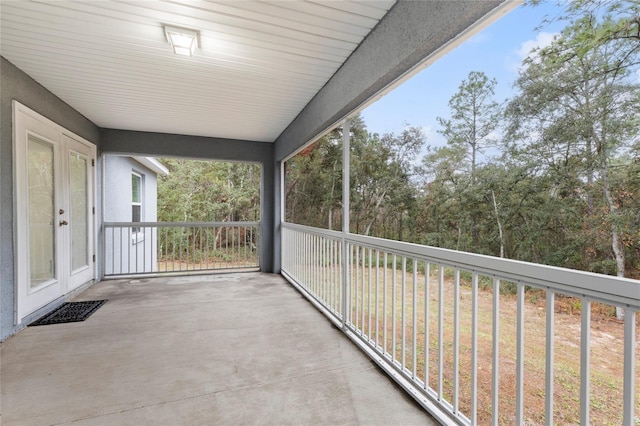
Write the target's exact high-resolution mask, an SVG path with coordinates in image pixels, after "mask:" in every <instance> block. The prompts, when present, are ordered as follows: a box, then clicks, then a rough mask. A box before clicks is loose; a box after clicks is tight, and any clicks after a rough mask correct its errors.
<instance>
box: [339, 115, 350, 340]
mask: <svg viewBox="0 0 640 426" xmlns="http://www.w3.org/2000/svg"><path fill="white" fill-rule="evenodd" d="M350 133H351V121H350V120H349V119H348V118H347V119H345V120H344V123H343V125H342V259H341V262H342V329H343V330H344V329H346V323H347V313H348V312H349V308H348V305H347V301H348V300H349V298H348V290H349V285H348V284H349V267H348V263H347V262H349V256H348V255H347V249H348V244H347V234H349V210H350V204H349V203H350V189H351V183H350V155H351V152H350V151H351V147H350V141H351V139H350V138H351V135H350Z"/></svg>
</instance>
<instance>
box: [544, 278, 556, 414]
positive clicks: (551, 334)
mask: <svg viewBox="0 0 640 426" xmlns="http://www.w3.org/2000/svg"><path fill="white" fill-rule="evenodd" d="M546 309H547V311H546V316H547V318H546V326H547V330H546V336H545V340H546V348H545V378H544V381H545V397H544V399H545V403H544V411H545V425H546V426H553V380H554V374H553V361H554V357H555V354H554V352H555V351H554V342H555V293H553V291H551V290H547V306H546Z"/></svg>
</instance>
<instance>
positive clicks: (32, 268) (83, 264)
mask: <svg viewBox="0 0 640 426" xmlns="http://www.w3.org/2000/svg"><path fill="white" fill-rule="evenodd" d="M14 131H15V132H14V156H15V157H14V166H15V188H16V192H15V203H16V204H15V205H16V210H15V213H16V217H15V220H16V225H17V226H16V232H17V238H16V259H17V262H16V282H17V284H16V296H17V318H16V320H17V322H20V321H22V319H23V318H24V317H25V316H27V315H29V314H30V313H32V312H34V311H35V310H37V309H39V308H41V307H42V306H44V305H46V304H47V303H50V302H51V301H53V300H55V299H57V298H58V297H60V296H62V295H64V294H66V293H68V292H70V291H71V290H73V289H75V288H77V287H78V286H80V285H82V284H84V283H86V282H88V281H90V280H91V279H93V278H94V276H95V263H94V256H93V255H94V249H95V247H94V229H95V222H94V205H95V203H94V195H93V193H94V180H95V177H94V176H95V173H94V166H93V164H95V146H94V145H92V144H90V143H88V142H87V141H84V140H83V139H81V138H79V137H77V136H75V135H73V134H72V133H70V132H68V131H66V130H65V129H63V128H61V127H60V126H58V125H57V124H55V123H53V122H51V121H49V120H47V119H46V118H44V117H42V116H40V115H39V114H37V113H35V112H34V111H32V110H30V109H28V108H26V107H25V106H23V105H21V104H19V103H17V102H14Z"/></svg>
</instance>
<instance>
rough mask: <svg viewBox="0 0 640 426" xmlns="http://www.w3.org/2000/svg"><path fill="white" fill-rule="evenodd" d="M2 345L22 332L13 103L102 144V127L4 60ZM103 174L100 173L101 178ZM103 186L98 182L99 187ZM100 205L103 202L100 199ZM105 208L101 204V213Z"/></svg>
mask: <svg viewBox="0 0 640 426" xmlns="http://www.w3.org/2000/svg"><path fill="white" fill-rule="evenodd" d="M0 76H1V78H0V206H1V207H0V341H1V340H4V339H6V338H7V337H8V336H10V335H11V334H13V333H15V332H16V331H17V330H18V329H20V328H21V326H20V325H15V324H14V316H15V301H14V300H15V294H14V289H15V275H14V256H13V254H14V245H13V239H14V223H13V211H14V206H13V118H12V116H13V112H12V111H13V110H12V102H11V101H12V100H14V99H15V100H17V101H19V102H20V103H22V104H24V105H26V106H28V107H29V108H31V109H33V110H34V111H36V112H38V113H40V114H42V115H44V116H45V117H47V118H48V119H50V120H52V121H54V122H56V123H57V124H59V125H60V126H62V127H64V128H66V129H68V130H70V131H72V132H74V133H76V134H77V135H79V136H82V137H83V138H85V139H87V140H88V141H90V142H93V143H96V144H97V143H98V141H99V140H100V139H99V131H98V127H97V126H96V125H95V124H93V123H92V122H91V121H89V120H87V119H86V118H85V117H84V116H82V115H81V114H80V113H78V112H77V111H76V110H74V109H73V108H71V107H70V106H69V105H67V104H66V103H64V102H63V101H62V100H61V99H59V98H57V97H56V96H55V95H54V94H53V93H51V92H50V91H48V90H47V89H45V88H44V87H43V86H41V85H40V84H38V83H37V82H36V81H35V80H33V79H32V78H31V77H29V76H28V75H27V74H25V73H24V72H22V71H21V70H19V69H18V68H16V67H15V66H14V65H13V64H12V63H10V62H9V61H7V60H6V59H5V58H3V57H0ZM99 176H100V171H99V170H98V178H99ZM99 185H100V182H98V187H99ZM98 201H100V198H99V197H98ZM100 208H101V204H100V203H99V202H98V212H97V213H99V210H100Z"/></svg>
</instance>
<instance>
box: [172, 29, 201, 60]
mask: <svg viewBox="0 0 640 426" xmlns="http://www.w3.org/2000/svg"><path fill="white" fill-rule="evenodd" d="M164 33H165V35H166V36H167V41H168V42H169V44H171V47H173V53H175V54H176V55H184V56H193V54H194V53H195V52H196V48H197V47H198V36H199V33H198V31H195V30H190V29H187V28H179V27H171V26H169V25H165V26H164Z"/></svg>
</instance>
